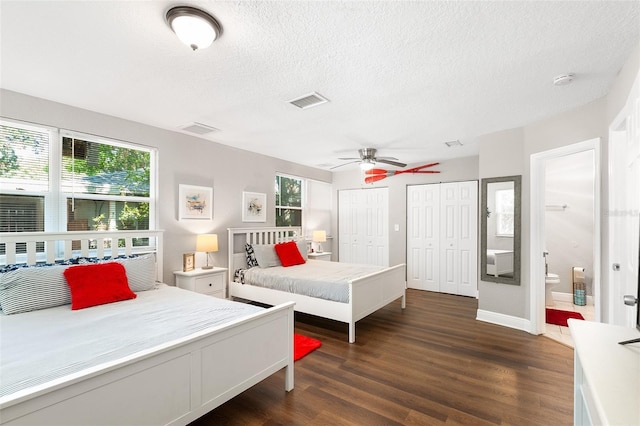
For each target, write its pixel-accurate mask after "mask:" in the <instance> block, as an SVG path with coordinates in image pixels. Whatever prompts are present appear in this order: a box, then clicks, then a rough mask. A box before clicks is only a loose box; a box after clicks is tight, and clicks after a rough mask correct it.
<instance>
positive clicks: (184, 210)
mask: <svg viewBox="0 0 640 426" xmlns="http://www.w3.org/2000/svg"><path fill="white" fill-rule="evenodd" d="M178 206H179V208H178V218H179V220H183V219H205V220H211V219H213V188H211V187H207V186H194V185H182V184H180V185H179V190H178Z"/></svg>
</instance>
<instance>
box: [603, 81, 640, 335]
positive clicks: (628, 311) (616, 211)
mask: <svg viewBox="0 0 640 426" xmlns="http://www.w3.org/2000/svg"><path fill="white" fill-rule="evenodd" d="M639 84H640V74H639V75H638V77H637V78H636V82H635V85H634V89H633V90H632V91H631V96H630V97H629V100H628V101H627V104H626V106H625V108H624V109H623V110H622V112H621V113H620V115H619V116H618V118H617V119H616V121H614V123H613V125H612V128H611V130H610V134H609V207H610V208H609V262H610V263H611V265H609V268H607V269H608V270H609V303H608V318H609V321H608V322H609V323H611V324H617V325H622V326H627V327H633V326H634V325H635V319H636V309H639V308H638V306H637V305H636V306H635V307H632V306H625V305H624V304H623V297H624V295H627V294H628V295H634V296H635V295H636V294H637V287H636V286H637V285H638V284H637V283H638V278H637V274H638V232H639V230H638V227H639V223H638V211H639V210H640V196H639V195H638V193H639V192H638V191H639V190H638V187H639V186H640V95H639V92H640V89H639Z"/></svg>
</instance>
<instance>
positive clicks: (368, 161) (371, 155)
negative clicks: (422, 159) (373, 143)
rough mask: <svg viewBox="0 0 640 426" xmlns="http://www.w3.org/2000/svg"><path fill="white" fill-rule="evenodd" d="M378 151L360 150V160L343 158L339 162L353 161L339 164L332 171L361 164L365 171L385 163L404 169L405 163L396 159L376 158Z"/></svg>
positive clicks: (372, 149) (370, 149) (373, 149)
mask: <svg viewBox="0 0 640 426" xmlns="http://www.w3.org/2000/svg"><path fill="white" fill-rule="evenodd" d="M376 151H377V150H376V149H375V148H362V149H359V150H358V154H360V158H355V157H346V158H345V157H341V158H339V160H352V161H349V162H348V163H344V164H339V165H337V166H334V167H331V169H336V168H338V167H342V166H346V165H347V164H353V163H360V167H361V168H362V169H363V170H368V169H372V168H373V167H374V166H375V164H376V163H384V164H389V165H391V166H396V167H404V166H406V164H405V163H401V162H399V161H397V160H398V159H397V158H395V157H376Z"/></svg>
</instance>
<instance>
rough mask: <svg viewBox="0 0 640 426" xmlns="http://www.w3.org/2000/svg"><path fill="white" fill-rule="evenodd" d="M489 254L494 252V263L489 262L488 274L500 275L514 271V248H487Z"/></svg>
mask: <svg viewBox="0 0 640 426" xmlns="http://www.w3.org/2000/svg"><path fill="white" fill-rule="evenodd" d="M489 254H493V259H494V260H493V262H494V263H493V265H492V264H490V263H487V275H493V276H495V277H498V276H500V275H502V274H510V273H512V272H513V250H490V249H487V257H488V256H489Z"/></svg>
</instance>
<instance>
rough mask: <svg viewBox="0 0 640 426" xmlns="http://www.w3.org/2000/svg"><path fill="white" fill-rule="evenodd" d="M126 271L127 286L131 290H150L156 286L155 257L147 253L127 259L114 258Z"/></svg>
mask: <svg viewBox="0 0 640 426" xmlns="http://www.w3.org/2000/svg"><path fill="white" fill-rule="evenodd" d="M114 261H115V262H118V263H121V264H122V266H124V269H125V270H126V271H127V279H128V280H129V288H130V289H131V291H133V292H136V293H137V292H140V291H146V290H152V289H154V288H155V287H156V257H155V254H153V253H149V254H145V255H142V256H136V257H130V258H127V259H114Z"/></svg>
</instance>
